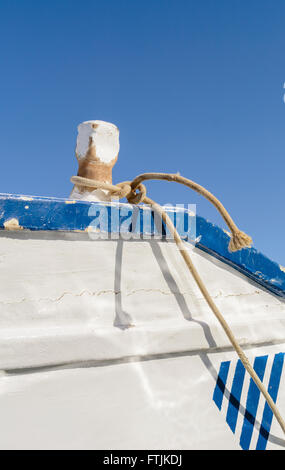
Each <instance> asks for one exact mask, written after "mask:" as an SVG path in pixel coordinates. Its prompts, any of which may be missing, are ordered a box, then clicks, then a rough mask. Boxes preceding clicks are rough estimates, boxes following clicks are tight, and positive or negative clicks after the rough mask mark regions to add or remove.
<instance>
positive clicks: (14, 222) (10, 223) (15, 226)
mask: <svg viewBox="0 0 285 470" xmlns="http://www.w3.org/2000/svg"><path fill="white" fill-rule="evenodd" d="M4 228H5V230H23V227H21V225H19V221H18V219H8V220H6V222H4Z"/></svg>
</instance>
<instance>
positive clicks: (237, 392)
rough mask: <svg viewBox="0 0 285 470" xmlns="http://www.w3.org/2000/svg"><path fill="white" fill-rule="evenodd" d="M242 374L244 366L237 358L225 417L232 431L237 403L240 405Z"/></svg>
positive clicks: (234, 427)
mask: <svg viewBox="0 0 285 470" xmlns="http://www.w3.org/2000/svg"><path fill="white" fill-rule="evenodd" d="M244 375H245V368H244V366H243V364H242V362H241V360H238V362H237V365H236V370H235V375H234V378H233V384H232V389H231V394H230V398H229V405H228V411H227V419H226V420H227V423H228V425H229V427H230V428H231V430H232V432H233V433H234V432H235V430H236V424H237V417H238V410H239V405H240V396H241V392H242V387H243V381H244Z"/></svg>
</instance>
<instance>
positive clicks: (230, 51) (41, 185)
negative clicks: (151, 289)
mask: <svg viewBox="0 0 285 470" xmlns="http://www.w3.org/2000/svg"><path fill="white" fill-rule="evenodd" d="M284 21H285V2H284V1H283V0H274V1H271V0H250V1H249V0H199V1H198V0H195V1H194V0H144V1H141V0H104V1H102V0H101V1H99V0H49V1H47V0H33V1H32V0H1V3H0V40H1V53H0V64H1V75H0V90H1V102H0V104H1V105H0V128H1V154H2V159H1V163H2V171H1V174H0V191H1V192H7V193H17V194H33V195H45V196H57V197H66V196H68V195H69V194H70V191H71V188H72V185H71V183H70V181H69V179H70V177H71V176H72V175H73V174H76V172H77V162H76V159H75V156H74V148H75V142H76V136H77V125H78V124H79V123H80V122H82V121H85V120H89V119H100V120H105V121H110V122H113V123H115V124H116V125H117V126H118V127H119V129H120V143H121V150H120V155H119V161H118V163H117V164H116V166H115V168H114V171H113V180H114V182H118V181H123V180H126V179H127V180H129V179H132V178H133V177H134V176H136V175H137V174H139V173H142V172H149V171H164V172H168V173H176V172H177V171H179V172H180V173H181V174H182V175H184V176H186V177H188V178H190V179H192V180H194V181H197V182H198V183H200V184H202V185H204V186H206V188H208V189H209V190H210V191H211V192H213V193H214V194H215V195H216V196H217V197H219V198H220V199H221V201H222V202H223V203H224V205H225V206H226V208H227V209H228V210H229V212H230V213H231V215H232V217H233V219H234V220H235V222H236V223H237V225H238V226H239V227H240V228H241V229H243V230H244V231H246V232H247V233H249V234H250V235H251V236H252V237H253V239H254V245H255V247H256V248H257V249H259V250H260V251H262V252H263V253H264V254H266V255H267V256H269V257H270V258H272V259H274V260H276V261H278V262H280V263H281V264H284V265H285V250H284V243H283V240H284V235H283V233H284V229H285V223H284V207H283V203H284V193H285V189H284V188H285V185H284V148H285V102H284V96H283V95H284V93H285V89H284V82H285V59H284V57H285V54H284V50H285V28H284ZM147 187H148V194H149V196H150V197H151V198H152V199H155V200H157V201H158V202H161V203H172V204H175V203H179V204H181V203H185V204H188V203H192V204H193V203H194V204H197V213H199V214H200V215H202V216H204V217H206V218H208V219H210V220H211V221H213V222H215V223H218V224H219V225H221V226H223V227H224V224H223V221H222V219H221V217H220V216H219V214H217V213H216V211H215V209H214V208H212V206H211V205H210V204H209V203H208V202H207V201H204V200H203V199H202V197H201V196H198V195H196V194H195V193H193V192H191V191H190V190H187V189H186V188H184V187H179V186H178V185H176V184H171V183H166V182H155V183H148V184H147Z"/></svg>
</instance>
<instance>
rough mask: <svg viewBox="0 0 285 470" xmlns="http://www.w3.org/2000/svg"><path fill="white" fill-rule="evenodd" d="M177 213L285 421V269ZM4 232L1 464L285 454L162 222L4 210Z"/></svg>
mask: <svg viewBox="0 0 285 470" xmlns="http://www.w3.org/2000/svg"><path fill="white" fill-rule="evenodd" d="M168 213H169V215H170V216H171V217H173V218H175V223H176V228H177V230H178V232H179V233H180V234H181V235H182V236H183V239H184V240H185V243H188V245H189V250H191V257H192V259H193V261H194V263H195V265H196V267H197V269H198V271H199V272H200V274H201V276H202V278H203V280H204V282H205V283H206V285H207V288H208V290H209V292H210V295H211V296H212V298H213V299H214V300H215V302H216V304H217V305H218V307H219V308H220V310H221V311H222V312H223V314H224V316H225V317H226V319H227V322H228V323H229V324H230V326H231V328H232V330H233V332H234V334H235V337H236V338H237V340H238V341H239V344H240V345H241V346H242V348H243V350H244V351H245V352H246V355H247V357H248V358H249V360H250V362H251V364H252V365H253V367H254V370H255V371H256V373H257V374H258V376H259V377H260V379H261V380H262V382H263V384H264V385H265V386H266V388H267V390H268V392H269V393H270V395H271V397H272V399H273V400H274V402H275V403H276V404H277V405H278V408H279V410H280V412H281V414H283V415H285V372H284V367H283V364H284V354H285V346H284V341H285V334H284V331H285V307H284V296H285V269H284V268H283V267H282V266H280V265H279V264H277V263H276V262H273V261H271V260H270V259H268V258H267V257H266V256H264V255H263V254H262V253H260V252H258V251H257V250H256V249H255V248H245V249H242V250H240V251H237V252H235V253H230V252H229V251H228V242H229V235H228V233H226V232H225V231H224V230H222V229H220V228H219V227H217V226H215V225H213V224H212V223H210V222H209V221H207V220H205V219H204V218H202V217H199V216H196V217H194V216H193V213H192V212H189V211H188V210H186V209H183V210H182V209H175V208H172V209H168ZM0 227H1V229H2V230H1V231H0V237H1V251H0V261H1V265H0V268H1V269H0V276H1V283H0V323H1V329H0V369H1V371H2V373H1V376H0V383H1V387H0V390H1V400H0V414H1V424H0V435H1V438H0V447H1V449H244V450H246V449H251V450H253V449H280V450H282V449H284V446H285V440H284V435H283V434H282V430H281V429H280V426H279V424H278V422H277V421H276V419H275V418H274V416H273V414H272V411H271V409H270V408H269V406H268V404H267V403H266V401H265V399H264V397H263V396H262V395H261V394H260V391H259V389H258V388H257V386H256V385H255V383H254V382H253V380H252V379H251V378H250V376H249V375H248V374H247V372H246V371H245V369H244V366H243V365H242V363H241V361H240V359H239V358H238V356H237V354H236V352H235V351H234V350H233V348H232V347H231V345H230V344H229V341H228V338H227V337H226V335H225V334H224V331H223V330H222V329H221V326H220V325H219V323H218V322H217V320H216V318H215V317H214V315H213V314H212V312H211V311H210V310H209V307H208V305H207V304H206V302H205V300H204V298H203V296H202V295H201V293H200V291H199V289H198V287H197V285H196V283H195V282H194V280H193V279H191V277H190V276H189V273H188V271H187V268H186V265H185V263H183V261H182V259H181V256H180V254H179V251H178V249H177V246H176V245H175V243H173V242H172V241H171V240H169V239H168V237H167V231H164V229H163V227H162V230H161V229H160V228H158V226H157V225H156V222H155V218H154V215H153V212H152V210H151V209H150V208H147V207H146V208H143V207H138V206H133V205H130V204H124V203H119V202H108V201H103V202H102V201H101V202H100V201H98V202H93V201H86V200H77V199H76V200H75V199H70V198H68V199H59V198H45V197H35V196H27V195H24V196H23V195H12V194H1V195H0ZM182 227H183V230H182ZM185 227H187V230H186V231H185V229H184V228H185Z"/></svg>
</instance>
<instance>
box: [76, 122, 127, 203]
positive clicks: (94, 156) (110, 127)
mask: <svg viewBox="0 0 285 470" xmlns="http://www.w3.org/2000/svg"><path fill="white" fill-rule="evenodd" d="M119 149H120V143H119V129H118V128H117V126H115V125H114V124H111V123H109V122H104V121H85V122H82V123H81V124H79V126H78V135H77V142H76V150H75V155H76V158H77V160H78V165H79V166H78V172H77V175H78V176H82V177H83V178H88V179H92V180H97V181H101V182H103V183H112V169H113V166H114V165H115V163H116V161H117V159H118V154H119ZM70 198H72V199H84V200H88V201H110V197H109V196H108V192H107V191H105V190H103V189H95V190H94V189H92V188H88V187H84V186H77V185H75V186H74V187H73V190H72V192H71V194H70Z"/></svg>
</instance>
